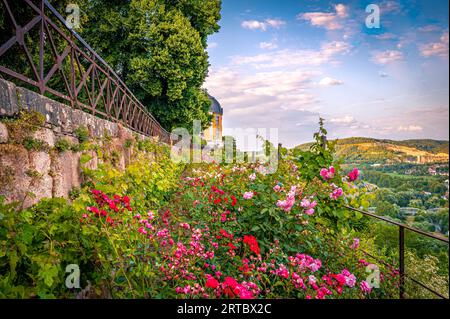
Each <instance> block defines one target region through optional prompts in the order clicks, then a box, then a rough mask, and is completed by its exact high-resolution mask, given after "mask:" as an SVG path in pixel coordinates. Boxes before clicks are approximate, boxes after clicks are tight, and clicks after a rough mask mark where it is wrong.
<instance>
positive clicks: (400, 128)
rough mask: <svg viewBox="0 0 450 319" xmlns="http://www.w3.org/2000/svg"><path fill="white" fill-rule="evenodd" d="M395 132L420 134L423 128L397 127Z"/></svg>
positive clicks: (415, 126)
mask: <svg viewBox="0 0 450 319" xmlns="http://www.w3.org/2000/svg"><path fill="white" fill-rule="evenodd" d="M397 130H398V131H400V132H421V131H423V127H421V126H418V125H408V126H399V127H398V128H397Z"/></svg>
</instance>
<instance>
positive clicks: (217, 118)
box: [203, 113, 223, 142]
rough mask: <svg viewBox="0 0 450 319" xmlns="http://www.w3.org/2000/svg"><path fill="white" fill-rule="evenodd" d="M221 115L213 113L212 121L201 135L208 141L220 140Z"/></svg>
mask: <svg viewBox="0 0 450 319" xmlns="http://www.w3.org/2000/svg"><path fill="white" fill-rule="evenodd" d="M222 121H223V116H222V115H220V114H217V113H213V118H212V123H211V125H210V127H209V128H207V129H206V130H205V131H204V132H203V137H204V139H205V140H206V141H208V142H213V141H217V140H219V141H221V140H222V132H223V126H222Z"/></svg>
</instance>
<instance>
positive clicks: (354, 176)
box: [348, 167, 359, 182]
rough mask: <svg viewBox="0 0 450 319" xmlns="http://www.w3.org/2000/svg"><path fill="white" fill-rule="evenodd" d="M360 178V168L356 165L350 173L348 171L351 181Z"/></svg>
mask: <svg viewBox="0 0 450 319" xmlns="http://www.w3.org/2000/svg"><path fill="white" fill-rule="evenodd" d="M358 178H359V170H358V169H357V168H356V167H355V168H354V169H353V170H352V171H351V172H350V173H348V179H349V180H350V182H354V181H356V180H357V179H358Z"/></svg>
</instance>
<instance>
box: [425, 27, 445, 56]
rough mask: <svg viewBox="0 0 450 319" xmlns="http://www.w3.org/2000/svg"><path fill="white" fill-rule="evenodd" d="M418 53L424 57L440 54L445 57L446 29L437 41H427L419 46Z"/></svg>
mask: <svg viewBox="0 0 450 319" xmlns="http://www.w3.org/2000/svg"><path fill="white" fill-rule="evenodd" d="M420 53H421V54H422V55H423V56H424V57H431V56H435V55H437V56H440V57H447V56H448V31H447V32H444V34H443V35H442V36H441V38H440V39H439V42H434V43H427V44H424V45H422V46H420Z"/></svg>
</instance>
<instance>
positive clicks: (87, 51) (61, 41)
mask: <svg viewBox="0 0 450 319" xmlns="http://www.w3.org/2000/svg"><path fill="white" fill-rule="evenodd" d="M18 2H20V5H19V4H18ZM11 3H13V5H11ZM17 7H20V9H21V10H22V11H23V10H28V11H27V17H28V16H29V17H31V18H30V19H27V20H28V21H26V22H22V23H19V22H18V21H20V20H23V19H24V17H23V16H18V14H17V12H14V8H17ZM0 8H1V11H4V17H5V18H6V21H3V23H4V25H3V28H4V29H5V28H9V29H10V31H11V33H10V37H9V39H8V40H7V41H5V42H3V41H1V42H3V43H0V75H2V74H3V75H4V76H5V75H6V76H8V77H10V78H12V79H13V80H19V81H20V82H23V83H26V84H28V85H30V86H31V87H32V88H33V87H34V88H37V90H38V91H39V93H40V94H42V95H44V94H47V95H51V96H52V97H55V98H57V99H58V98H59V99H61V100H62V101H63V102H66V103H68V104H70V106H71V107H73V108H79V109H81V110H83V111H85V112H89V113H91V114H93V115H95V116H98V117H102V118H104V119H107V120H110V121H113V122H117V123H121V124H122V125H124V126H125V127H127V128H129V129H131V130H133V131H135V132H138V133H141V134H143V135H146V136H159V137H160V140H161V141H162V142H165V143H170V141H171V140H170V134H169V133H168V132H167V131H166V130H164V128H163V127H162V126H161V125H160V124H159V123H158V121H157V120H156V119H155V118H154V117H153V116H152V115H151V114H150V112H149V111H148V110H147V108H146V107H145V106H144V105H142V103H140V101H139V100H138V99H137V98H136V97H135V96H134V94H133V93H132V92H131V91H130V89H129V88H128V87H127V86H126V85H125V83H124V82H123V81H122V80H121V79H120V77H119V76H118V75H117V74H116V72H115V71H114V70H113V69H112V68H111V67H110V66H109V65H108V64H107V63H106V62H105V61H104V60H103V59H102V58H101V57H100V56H99V55H98V54H97V53H96V52H95V51H94V50H93V49H92V48H91V47H90V46H89V45H88V44H87V43H86V42H85V41H84V40H83V39H82V38H81V37H80V36H79V35H78V34H77V33H76V32H75V31H74V30H72V29H71V28H70V27H68V26H67V24H66V21H65V19H64V18H63V17H62V16H61V15H60V14H59V13H58V12H57V11H56V9H55V8H54V7H53V6H52V5H51V4H50V3H49V2H48V1H47V0H38V1H36V0H33V1H32V0H14V1H11V0H2V2H1V3H0ZM2 33H4V32H2ZM2 36H3V38H4V37H5V34H2ZM30 43H32V45H30ZM15 45H18V47H19V50H17V49H16V50H15V51H14V54H17V52H20V53H21V54H22V55H24V56H25V59H26V64H27V65H26V67H27V68H28V70H30V72H27V73H31V74H24V73H25V72H22V73H21V72H17V70H14V68H13V67H12V66H11V65H3V64H4V63H3V62H2V57H5V56H6V54H7V53H8V51H9V50H10V49H11V48H12V47H14V46H15ZM59 52H62V53H59ZM13 59H14V57H13ZM46 69H47V70H46ZM46 71H47V72H46ZM58 76H59V78H58ZM49 82H52V83H56V86H57V87H58V88H56V89H55V88H52V87H51V86H50V85H49ZM61 82H62V83H61Z"/></svg>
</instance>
